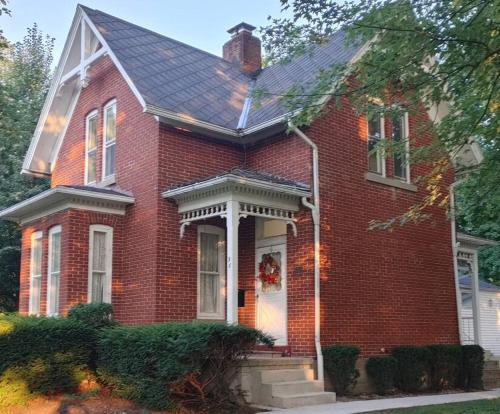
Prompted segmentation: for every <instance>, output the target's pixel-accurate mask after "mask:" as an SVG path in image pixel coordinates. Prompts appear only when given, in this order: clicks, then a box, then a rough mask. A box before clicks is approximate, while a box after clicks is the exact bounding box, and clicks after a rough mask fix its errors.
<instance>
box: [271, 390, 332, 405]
mask: <svg viewBox="0 0 500 414" xmlns="http://www.w3.org/2000/svg"><path fill="white" fill-rule="evenodd" d="M334 402H335V393H334V392H308V393H300V394H289V395H273V397H272V401H271V405H272V406H273V407H279V408H295V407H303V406H305V405H319V404H329V403H334Z"/></svg>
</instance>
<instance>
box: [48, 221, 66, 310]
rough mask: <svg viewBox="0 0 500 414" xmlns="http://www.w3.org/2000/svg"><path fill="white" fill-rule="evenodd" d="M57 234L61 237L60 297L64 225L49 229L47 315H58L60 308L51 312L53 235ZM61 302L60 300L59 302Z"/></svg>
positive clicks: (58, 292)
mask: <svg viewBox="0 0 500 414" xmlns="http://www.w3.org/2000/svg"><path fill="white" fill-rule="evenodd" d="M55 234H59V237H60V238H61V240H60V242H59V275H58V277H59V290H58V291H57V296H58V297H59V294H60V288H61V261H62V256H61V252H62V227H61V226H60V225H57V226H54V227H52V228H51V229H50V230H49V251H48V265H47V315H48V316H58V315H59V308H58V309H57V310H56V311H55V312H51V309H50V308H51V307H52V302H51V300H50V288H51V284H52V250H53V248H54V245H53V243H54V242H53V240H52V237H53V236H54V235H55ZM59 304H60V302H59Z"/></svg>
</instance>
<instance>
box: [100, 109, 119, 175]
mask: <svg viewBox="0 0 500 414" xmlns="http://www.w3.org/2000/svg"><path fill="white" fill-rule="evenodd" d="M109 108H113V109H114V112H115V139H114V140H113V141H111V143H109V142H106V131H107V125H106V123H107V121H106V118H107V117H106V111H107V110H108V109H109ZM116 115H117V110H116V99H113V100H111V101H109V102H108V103H107V104H106V105H105V106H104V109H103V130H102V181H103V183H104V184H112V183H114V182H115V174H116V136H117V135H118V134H117V130H118V128H117V127H118V125H117V119H116ZM112 145H114V146H115V161H114V162H115V171H114V172H113V174H110V175H106V150H107V149H108V148H109V147H110V146H112Z"/></svg>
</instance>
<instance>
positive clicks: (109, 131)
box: [104, 104, 116, 177]
mask: <svg viewBox="0 0 500 414" xmlns="http://www.w3.org/2000/svg"><path fill="white" fill-rule="evenodd" d="M104 116H105V130H104V152H105V154H104V156H105V159H104V165H105V168H104V176H105V177H109V176H111V175H113V174H114V173H115V146H116V104H112V105H110V106H108V107H106V109H105V115H104Z"/></svg>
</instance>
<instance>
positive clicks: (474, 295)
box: [471, 251, 482, 345]
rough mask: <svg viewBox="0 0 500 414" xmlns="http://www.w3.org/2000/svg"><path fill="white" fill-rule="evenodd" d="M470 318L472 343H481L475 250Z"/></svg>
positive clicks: (474, 254)
mask: <svg viewBox="0 0 500 414" xmlns="http://www.w3.org/2000/svg"><path fill="white" fill-rule="evenodd" d="M471 290H472V320H473V321H474V343H475V344H476V345H481V342H482V341H481V308H480V301H479V268H478V262H477V251H475V252H474V253H473V255H472V275H471Z"/></svg>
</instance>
